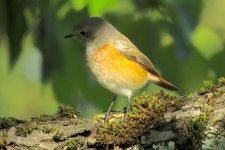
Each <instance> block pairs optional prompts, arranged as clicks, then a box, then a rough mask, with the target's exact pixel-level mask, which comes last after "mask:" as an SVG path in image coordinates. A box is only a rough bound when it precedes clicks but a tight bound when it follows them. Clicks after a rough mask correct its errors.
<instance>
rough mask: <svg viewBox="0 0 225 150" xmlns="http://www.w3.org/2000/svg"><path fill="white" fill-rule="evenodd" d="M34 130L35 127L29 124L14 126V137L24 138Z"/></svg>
mask: <svg viewBox="0 0 225 150" xmlns="http://www.w3.org/2000/svg"><path fill="white" fill-rule="evenodd" d="M35 129H37V126H36V125H33V124H31V123H25V124H20V125H18V126H16V131H15V135H16V136H22V137H26V136H27V135H28V134H31V133H32V132H33V131H34V130H35Z"/></svg>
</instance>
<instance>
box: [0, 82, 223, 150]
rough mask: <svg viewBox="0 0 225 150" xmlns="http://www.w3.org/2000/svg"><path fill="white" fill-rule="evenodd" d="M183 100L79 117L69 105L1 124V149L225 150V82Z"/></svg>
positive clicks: (161, 95)
mask: <svg viewBox="0 0 225 150" xmlns="http://www.w3.org/2000/svg"><path fill="white" fill-rule="evenodd" d="M204 83H205V85H204V86H203V87H202V88H201V89H200V91H199V92H198V93H195V94H190V95H185V96H181V97H175V96H170V95H169V94H166V93H165V92H163V91H160V92H157V93H154V94H151V95H149V94H145V93H144V94H142V95H140V96H138V97H137V98H135V100H134V102H133V104H132V105H131V107H130V111H129V112H128V113H127V114H126V115H125V119H124V115H123V113H111V117H110V119H109V120H108V122H104V115H103V114H102V115H96V116H95V117H94V118H91V119H87V118H79V114H78V113H77V112H76V111H75V110H74V109H72V108H71V107H69V106H61V107H59V110H58V112H57V113H56V115H51V116H49V115H42V116H40V117H38V118H32V119H31V120H30V121H23V120H17V119H14V118H1V119H0V149H129V150H133V149H134V150H137V149H159V150H164V149H165V150H166V149H168V150H175V149H218V150H219V149H225V130H224V127H225V119H224V117H225V107H224V103H225V78H220V79H219V81H218V84H216V85H214V84H212V83H211V82H209V81H207V82H204Z"/></svg>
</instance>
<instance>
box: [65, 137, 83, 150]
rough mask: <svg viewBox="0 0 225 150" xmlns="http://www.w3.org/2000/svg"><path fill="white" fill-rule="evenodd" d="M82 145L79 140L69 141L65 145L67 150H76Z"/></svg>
mask: <svg viewBox="0 0 225 150" xmlns="http://www.w3.org/2000/svg"><path fill="white" fill-rule="evenodd" d="M80 144H81V143H80V141H79V140H77V139H69V140H68V141H67V143H66V144H65V147H66V149H67V150H74V149H77V147H79V145H80Z"/></svg>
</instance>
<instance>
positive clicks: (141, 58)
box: [115, 40, 159, 76]
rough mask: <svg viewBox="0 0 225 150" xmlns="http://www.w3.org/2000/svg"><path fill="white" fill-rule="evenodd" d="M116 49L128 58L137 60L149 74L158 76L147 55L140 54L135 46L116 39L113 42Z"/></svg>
mask: <svg viewBox="0 0 225 150" xmlns="http://www.w3.org/2000/svg"><path fill="white" fill-rule="evenodd" d="M115 46H116V49H117V50H119V51H120V52H121V53H122V54H124V56H126V57H127V58H128V59H130V60H132V61H135V62H137V63H138V64H140V65H141V66H142V67H143V68H145V69H146V70H147V71H148V72H150V73H151V74H154V75H156V76H159V74H158V73H157V72H156V71H155V67H154V65H153V64H152V62H151V61H150V60H149V59H148V57H147V56H145V55H144V54H142V53H141V52H140V51H139V50H138V49H137V47H136V46H134V45H133V44H132V43H131V42H129V41H124V40H118V41H116V42H115Z"/></svg>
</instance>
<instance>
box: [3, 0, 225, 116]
mask: <svg viewBox="0 0 225 150" xmlns="http://www.w3.org/2000/svg"><path fill="white" fill-rule="evenodd" d="M89 16H100V17H102V18H104V19H106V20H108V21H109V22H111V23H112V24H113V25H114V26H115V27H116V28H118V29H119V30H120V31H121V32H122V33H123V34H125V35H126V36H128V37H129V38H130V39H131V40H132V41H133V42H134V43H135V44H136V45H137V47H139V49H140V50H142V51H143V52H144V53H145V54H146V55H147V56H149V58H150V59H151V60H152V62H153V63H154V64H155V66H156V67H157V69H158V70H159V72H160V73H161V75H162V76H163V77H165V78H166V79H168V80H169V81H171V82H173V83H175V84H176V85H177V86H178V87H179V88H180V90H181V92H180V94H183V93H188V92H193V91H195V90H196V89H198V87H199V86H200V84H201V83H202V81H203V80H216V79H217V78H218V77H220V76H224V75H225V67H224V66H225V61H224V59H225V48H224V41H225V19H224V18H225V1H223V0H217V1H213V0H198V1H195V0H180V1H178V0H133V1H132V0H122V1H119V0H105V1H103V0H67V1H65V0H54V1H53V0H49V1H44V0H36V1H35V0H24V1H23V0H1V1H0V117H1V116H14V117H19V118H27V117H31V116H35V115H39V114H43V113H53V112H55V111H56V107H57V106H58V105H59V104H61V103H65V104H70V105H74V106H76V107H77V109H78V110H80V111H81V114H82V115H88V116H90V115H93V114H94V113H96V112H101V111H102V110H106V109H107V107H108V105H109V104H110V101H111V99H112V97H113V94H112V93H110V92H109V91H107V90H105V89H103V88H102V87H101V86H99V85H98V84H97V83H96V82H95V81H94V79H93V78H92V76H91V75H90V71H89V70H88V69H87V67H86V64H85V62H86V61H85V53H84V47H83V46H82V44H81V43H80V42H78V41H76V40H65V39H63V37H64V35H66V34H68V33H70V32H71V31H72V27H73V25H74V24H76V23H78V22H79V21H81V20H83V19H85V18H87V17H89ZM154 89H159V88H158V87H157V86H154V85H150V86H148V87H146V90H147V91H152V90H154ZM119 99H125V98H124V97H120V98H119ZM125 104H126V100H124V101H119V102H118V103H117V105H116V108H118V109H122V108H123V106H124V105H125Z"/></svg>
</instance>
